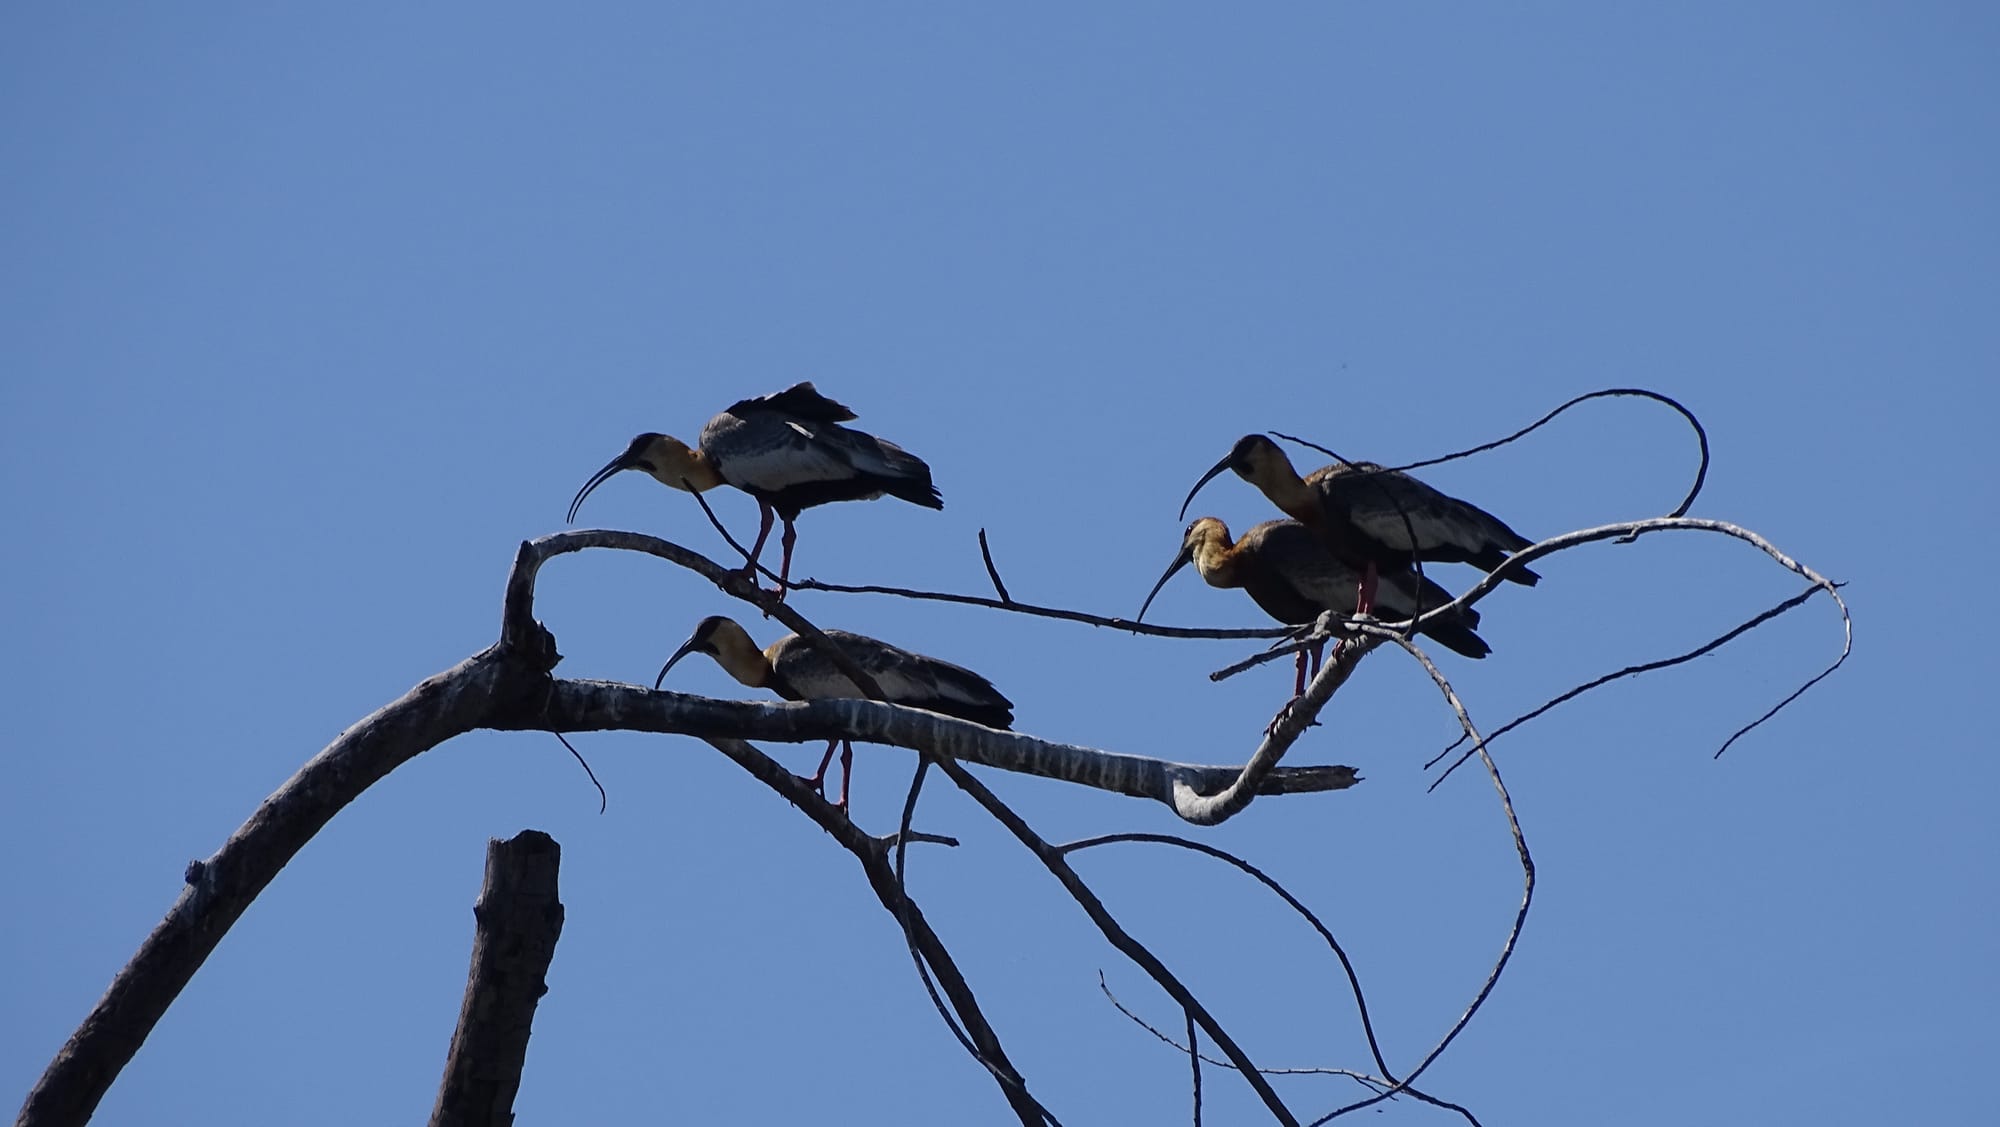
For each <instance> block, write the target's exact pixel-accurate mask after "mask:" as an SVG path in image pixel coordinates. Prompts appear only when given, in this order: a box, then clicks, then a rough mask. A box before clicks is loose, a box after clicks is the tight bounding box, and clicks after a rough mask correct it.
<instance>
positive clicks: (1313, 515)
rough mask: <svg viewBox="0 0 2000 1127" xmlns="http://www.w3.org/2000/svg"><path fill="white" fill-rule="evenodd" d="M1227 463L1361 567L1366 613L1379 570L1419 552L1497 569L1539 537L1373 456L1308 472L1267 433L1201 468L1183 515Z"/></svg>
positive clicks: (1518, 574)
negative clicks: (1379, 462)
mask: <svg viewBox="0 0 2000 1127" xmlns="http://www.w3.org/2000/svg"><path fill="white" fill-rule="evenodd" d="M1224 470H1233V471H1235V473H1236V476H1238V477H1240V478H1242V479H1243V480H1245V481H1247V482H1249V483H1250V484H1252V485H1254V486H1256V487H1257V489H1258V491H1260V492H1262V493H1263V494H1264V496H1266V497H1268V498H1270V500H1271V503H1272V504H1275V505H1276V506H1278V508H1279V509H1280V510H1282V511H1283V512H1284V513H1285V515H1286V516H1289V517H1291V518H1292V519H1293V520H1296V521H1299V522H1300V523H1302V524H1304V525H1305V526H1306V527H1307V528H1309V529H1311V530H1312V531H1313V532H1314V533H1315V534H1317V535H1318V537H1319V539H1320V542H1321V543H1322V544H1324V545H1325V546H1326V548H1327V550H1329V551H1331V552H1332V553H1333V554H1334V555H1335V556H1336V557H1337V558H1338V559H1340V561H1341V562H1343V563H1345V564H1347V565H1349V566H1351V567H1353V568H1356V569H1358V570H1359V571H1360V573H1361V588H1362V590H1361V594H1360V596H1359V599H1358V605H1359V608H1360V610H1359V613H1363V614H1365V613H1368V612H1369V610H1370V609H1371V608H1372V605H1373V602H1374V598H1375V585H1376V579H1377V577H1378V576H1379V575H1380V574H1382V573H1384V572H1388V571H1391V570H1396V569H1400V568H1402V567H1404V566H1405V565H1407V564H1409V563H1410V561H1412V560H1422V561H1424V562H1425V563H1469V564H1471V565H1473V566H1474V567H1477V568H1479V569H1481V570H1483V571H1492V570H1494V569H1495V568H1498V567H1499V566H1500V565H1501V564H1503V563H1506V562H1507V557H1508V556H1509V555H1510V554H1511V553H1514V552H1518V551H1520V550H1521V549H1523V548H1525V547H1527V546H1528V545H1529V544H1530V543H1532V541H1530V540H1529V539H1528V538H1527V537H1525V536H1523V535H1521V534H1520V533H1518V532H1516V531H1514V530H1513V529H1511V528H1509V527H1507V524H1506V522H1505V521H1502V520H1501V519H1500V518H1499V517H1496V516H1494V515H1493V514H1492V513H1489V512H1487V511H1486V510H1484V509H1482V508H1480V507H1479V506H1477V505H1474V504H1472V503H1470V502H1467V501H1461V500H1459V499H1458V498H1456V497H1449V496H1446V495H1445V494H1443V493H1440V492H1438V491H1437V490H1435V489H1432V488H1431V487H1430V486H1428V485H1425V484H1424V483H1423V482H1421V481H1418V480H1417V479H1416V478H1414V477H1411V476H1410V475H1409V474H1406V473H1401V472H1398V471H1396V470H1389V469H1384V468H1382V467H1381V466H1379V465H1376V464H1375V463H1373V462H1337V463H1335V464H1333V465H1330V466H1322V467H1320V468H1319V469H1316V470H1314V471H1313V472H1312V473H1310V474H1307V475H1306V476H1305V477H1303V478H1301V477H1300V476H1299V473H1298V471H1297V470H1295V469H1293V468H1292V460H1291V459H1290V458H1288V457H1286V456H1285V452H1284V451H1283V450H1280V449H1278V444H1277V443H1275V442H1272V441H1271V440H1270V439H1269V438H1266V437H1265V436H1263V435H1261V434H1246V435H1244V436H1243V437H1242V438H1240V439H1237V440H1236V445H1235V446H1233V447H1231V448H1230V451H1229V455H1228V456H1227V457H1225V458H1223V459H1222V460H1221V461H1220V462H1217V463H1216V464H1215V465H1214V466H1212V467H1210V469H1209V471H1208V472H1207V473H1205V474H1203V475H1201V480H1200V481H1197V482H1195V484H1194V488H1193V489H1190V490H1188V495H1187V500H1185V501H1183V502H1181V515H1182V516H1183V517H1185V516H1186V515H1187V510H1188V506H1189V505H1191V504H1193V503H1194V496H1195V494H1197V493H1199V492H1201V487H1202V486H1204V485H1207V484H1208V483H1209V482H1210V481H1213V480H1214V479H1215V478H1216V476H1217V475H1219V474H1221V473H1222V471H1224ZM1507 578H1508V579H1510V580H1512V581H1514V582H1516V583H1521V584H1525V585H1527V586H1530V587H1532V586H1534V585H1535V583H1536V582H1537V581H1539V580H1540V579H1541V576H1539V575H1536V574H1535V573H1534V572H1532V571H1529V570H1528V569H1527V568H1525V567H1517V568H1513V569H1510V570H1509V571H1508V573H1507Z"/></svg>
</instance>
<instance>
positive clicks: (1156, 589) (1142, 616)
mask: <svg viewBox="0 0 2000 1127" xmlns="http://www.w3.org/2000/svg"><path fill="white" fill-rule="evenodd" d="M1217 468H1220V467H1217ZM1214 476H1215V474H1214V473H1212V472H1211V473H1210V474H1209V475H1208V477H1214ZM1202 480H1203V481H1207V480H1208V478H1203V479H1202ZM1195 488H1196V489H1200V488H1201V486H1199V485H1197V486H1195ZM1193 562H1194V549H1193V548H1190V547H1188V546H1187V545H1186V544H1182V545H1181V553H1180V555H1178V556H1175V557H1174V562H1173V563H1171V564H1168V565H1167V572H1166V574H1165V575H1162V576H1160V581H1159V582H1158V583H1155V584H1153V589H1152V591H1150V592H1148V593H1147V595H1146V602H1145V604H1144V605H1143V606H1141V607H1140V608H1139V617H1137V618H1135V619H1133V620H1132V621H1134V622H1144V621H1146V607H1150V606H1152V605H1153V597H1154V596H1155V595H1158V594H1159V593H1160V588H1162V587H1165V586H1166V585H1167V580H1169V579H1172V578H1173V577H1174V572H1177V571H1179V570H1180V569H1182V568H1184V567H1186V566H1187V565H1189V564H1191V563H1193Z"/></svg>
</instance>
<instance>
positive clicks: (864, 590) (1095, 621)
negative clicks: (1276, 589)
mask: <svg viewBox="0 0 2000 1127" xmlns="http://www.w3.org/2000/svg"><path fill="white" fill-rule="evenodd" d="M792 590H794V591H830V592H833V593H835V594H841V595H893V596H895V597H896V598H899V599H919V600H922V601H925V602H936V603H957V604H958V605H960V606H968V607H985V608H987V609H988V610H1005V611H1013V612H1014V613H1016V614H1027V615H1033V616H1034V617H1036V618H1055V619H1060V620H1062V621H1064V622H1081V623H1083V624H1085V625H1087V626H1105V627H1109V628H1111V629H1113V630H1124V631H1126V632H1128V633H1132V634H1150V635H1152V636H1153V637H1156V638H1211V639H1221V640H1224V641H1228V640H1237V639H1244V638H1282V637H1284V636H1285V635H1286V634H1287V633H1288V631H1287V630H1286V629H1285V628H1284V627H1279V626H1258V627H1247V628H1219V629H1212V628H1206V627H1188V626H1155V625H1153V624H1152V623H1150V622H1134V621H1132V620H1131V619H1129V618H1114V617H1111V616H1108V615H1101V614H1090V613H1088V612H1085V611H1080V610H1064V609H1062V608H1060V607H1044V606H1036V605H1035V604H1033V603H1023V602H1015V601H1012V600H1001V599H989V598H986V597H985V596H983V595H955V594H952V593H951V592H949V591H920V590H917V589H916V588H912V587H885V586H882V585H880V584H875V583H827V582H823V581H821V580H818V579H799V580H794V581H793V583H792Z"/></svg>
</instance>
